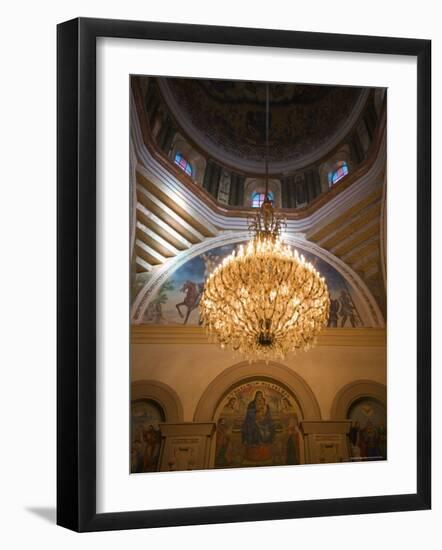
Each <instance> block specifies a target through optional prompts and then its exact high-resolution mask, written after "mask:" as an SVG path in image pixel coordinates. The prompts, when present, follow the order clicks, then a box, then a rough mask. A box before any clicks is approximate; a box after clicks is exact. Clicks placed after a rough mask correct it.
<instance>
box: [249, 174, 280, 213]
mask: <svg viewBox="0 0 442 550" xmlns="http://www.w3.org/2000/svg"><path fill="white" fill-rule="evenodd" d="M265 188H266V185H265V179H264V178H247V179H246V181H245V185H244V198H245V201H244V205H245V206H250V207H251V206H252V198H253V195H254V193H256V192H258V193H264V192H265ZM269 191H271V192H272V194H273V204H274V206H275V207H276V208H280V207H281V182H280V181H279V180H278V179H269Z"/></svg>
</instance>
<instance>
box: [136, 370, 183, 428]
mask: <svg viewBox="0 0 442 550" xmlns="http://www.w3.org/2000/svg"><path fill="white" fill-rule="evenodd" d="M130 398H131V402H135V401H139V400H142V399H147V400H151V401H154V402H155V403H158V404H159V405H160V407H161V408H162V410H163V411H164V416H165V421H166V422H172V423H174V422H183V420H184V414H183V406H182V404H181V401H180V398H179V397H178V395H177V394H176V392H175V391H174V390H173V389H172V388H170V387H169V386H168V385H167V384H163V383H162V382H157V381H155V380H135V381H134V382H132V384H131V396H130Z"/></svg>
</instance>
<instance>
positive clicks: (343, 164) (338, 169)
mask: <svg viewBox="0 0 442 550" xmlns="http://www.w3.org/2000/svg"><path fill="white" fill-rule="evenodd" d="M347 174H348V164H347V161H345V160H341V161H340V162H338V163H337V164H336V166H335V169H334V170H331V172H329V173H328V185H329V187H332V186H333V185H334V184H335V183H337V182H338V181H339V180H341V179H342V178H343V177H345V176H346V175H347Z"/></svg>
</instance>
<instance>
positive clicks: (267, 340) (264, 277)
mask: <svg viewBox="0 0 442 550" xmlns="http://www.w3.org/2000/svg"><path fill="white" fill-rule="evenodd" d="M265 94H266V97H265V105H266V113H265V140H266V143H265V159H264V164H265V199H264V202H263V203H262V204H261V206H260V207H259V208H258V209H257V211H256V214H255V215H254V217H253V218H252V220H251V221H250V223H249V230H250V231H251V234H252V238H251V240H250V241H249V242H248V243H247V244H245V245H241V246H239V248H238V250H236V251H234V252H232V254H230V256H228V257H226V258H225V259H224V261H223V262H222V263H221V264H219V265H218V266H217V267H216V269H215V270H214V271H213V272H212V273H211V274H210V275H209V277H208V278H207V280H206V282H205V284H204V291H203V294H202V296H201V300H200V315H201V321H202V324H203V325H204V327H205V329H206V331H207V333H208V335H209V337H210V338H211V339H212V341H215V342H217V343H218V344H220V345H221V347H229V348H230V349H232V350H233V351H235V352H239V353H240V354H242V355H243V356H245V357H246V358H247V359H249V361H251V360H259V359H261V360H262V359H263V360H265V361H268V360H269V359H272V358H280V359H282V358H284V357H285V356H286V354H287V353H289V352H294V351H297V350H306V349H309V348H310V347H311V346H313V345H315V342H316V337H317V335H318V333H319V332H320V331H321V330H322V328H323V327H324V326H327V322H328V316H329V309H330V297H329V293H328V288H327V283H326V281H325V279H324V277H322V276H321V274H320V273H318V271H316V269H315V268H314V267H313V265H312V264H310V263H309V262H308V261H306V259H305V258H304V256H302V255H300V254H299V253H298V251H297V250H296V249H295V250H293V249H292V248H291V247H290V246H288V245H285V244H284V243H283V241H282V239H281V233H282V229H283V228H284V227H285V220H284V218H282V217H281V216H280V215H276V213H275V210H274V207H273V202H272V201H271V200H270V195H269V126H270V106H269V104H270V97H269V84H268V83H266V92H265Z"/></svg>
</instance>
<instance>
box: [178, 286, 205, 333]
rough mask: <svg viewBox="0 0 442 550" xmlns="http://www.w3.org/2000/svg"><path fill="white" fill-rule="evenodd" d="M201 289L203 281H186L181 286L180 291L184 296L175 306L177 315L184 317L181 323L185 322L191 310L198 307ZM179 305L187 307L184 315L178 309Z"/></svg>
mask: <svg viewBox="0 0 442 550" xmlns="http://www.w3.org/2000/svg"><path fill="white" fill-rule="evenodd" d="M203 289H204V284H203V283H194V282H192V281H186V282H185V283H184V284H183V286H182V287H181V292H184V293H185V294H186V296H185V297H184V300H183V301H182V302H180V303H179V304H176V308H177V310H178V313H179V316H180V317H184V321H183V325H185V324H186V323H187V321H188V319H189V315H190V314H191V313H192V311H193V310H194V309H196V308H197V307H198V304H199V303H200V299H201V294H202V293H203ZM181 306H186V307H187V312H186V315H185V316H184V315H183V313H182V311H181V309H180V307H181Z"/></svg>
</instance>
